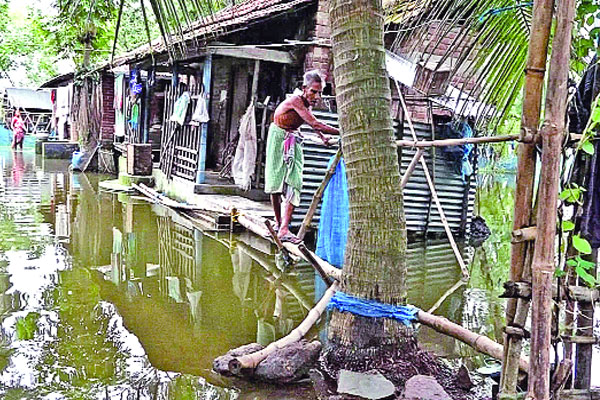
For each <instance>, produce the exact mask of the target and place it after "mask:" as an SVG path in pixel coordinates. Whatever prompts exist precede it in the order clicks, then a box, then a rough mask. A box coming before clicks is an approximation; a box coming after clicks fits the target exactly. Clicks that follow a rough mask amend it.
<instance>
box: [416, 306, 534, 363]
mask: <svg viewBox="0 0 600 400" xmlns="http://www.w3.org/2000/svg"><path fill="white" fill-rule="evenodd" d="M417 318H418V319H419V322H420V323H422V324H423V325H427V326H429V327H430V328H433V329H435V330H436V331H438V332H440V333H443V334H445V335H448V336H452V337H453V338H455V339H458V340H460V341H461V342H463V343H466V344H468V345H469V346H471V347H473V348H474V349H475V350H477V351H479V352H481V353H484V354H487V355H488V356H490V357H493V358H495V359H497V360H501V359H502V357H503V354H504V350H503V346H502V345H501V344H500V343H497V342H495V341H493V340H492V339H490V338H488V337H487V336H483V335H479V334H477V333H475V332H471V331H470V330H468V329H466V328H464V327H462V326H460V325H458V324H455V323H453V322H451V321H449V320H448V319H446V318H444V317H438V316H436V315H433V314H430V313H428V312H425V311H419V313H418V314H417ZM519 368H520V369H521V370H522V371H527V370H528V369H529V360H528V359H527V358H525V357H520V358H519Z"/></svg>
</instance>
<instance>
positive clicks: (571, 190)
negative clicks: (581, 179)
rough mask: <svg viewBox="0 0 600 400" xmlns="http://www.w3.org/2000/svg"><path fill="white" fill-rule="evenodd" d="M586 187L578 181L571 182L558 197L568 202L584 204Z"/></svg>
mask: <svg viewBox="0 0 600 400" xmlns="http://www.w3.org/2000/svg"><path fill="white" fill-rule="evenodd" d="M585 191H586V189H585V188H583V187H581V186H579V185H578V184H576V183H571V184H569V185H568V186H567V188H566V189H564V190H563V191H562V192H560V194H559V195H558V198H559V199H561V200H562V201H565V202H567V203H577V204H583V192H585Z"/></svg>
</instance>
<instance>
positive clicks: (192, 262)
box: [0, 150, 512, 399]
mask: <svg viewBox="0 0 600 400" xmlns="http://www.w3.org/2000/svg"><path fill="white" fill-rule="evenodd" d="M67 165H68V163H67V162H63V161H51V160H42V159H40V158H36V157H35V155H34V154H33V153H31V152H24V153H20V154H16V153H12V152H11V151H10V150H0V167H1V168H0V173H1V178H2V179H1V180H0V216H1V218H0V224H1V225H0V228H1V230H0V239H1V240H0V293H1V294H0V308H1V309H0V311H1V314H2V316H1V330H2V340H1V341H0V371H1V372H0V393H2V395H3V397H4V398H41V397H44V396H50V395H51V398H53V399H61V398H74V399H88V398H89V399H92V398H94V399H96V398H100V399H102V398H123V399H125V398H127V399H138V398H139V399H176V398H177V399H196V398H207V399H208V398H209V399H234V398H240V399H244V398H248V399H250V398H267V397H269V398H273V399H278V398H286V399H310V398H313V397H314V394H313V393H312V389H311V388H310V386H308V385H298V386H294V387H292V388H273V387H269V386H262V385H253V384H248V383H245V382H241V381H237V380H232V379H227V378H223V377H220V376H218V375H216V374H214V373H213V372H211V366H212V360H213V359H214V358H215V357H217V356H219V355H222V354H224V353H225V352H227V351H228V350H229V349H231V348H234V347H237V346H240V345H242V344H246V343H250V342H260V343H262V344H267V343H270V342H271V341H273V340H275V339H278V338H280V337H282V336H284V335H285V334H287V333H288V332H289V331H291V330H292V329H293V328H294V327H295V326H297V324H298V323H299V322H300V321H301V320H302V319H303V318H304V317H305V316H306V315H307V313H308V310H309V309H310V308H311V307H312V306H313V304H314V298H315V296H316V297H319V291H320V288H319V287H318V285H317V288H316V289H315V274H314V271H313V270H312V269H311V268H310V267H309V266H308V265H305V264H300V265H297V266H296V267H294V268H290V269H289V271H286V272H283V271H282V268H281V266H278V264H277V263H276V262H275V257H274V254H273V249H272V247H271V245H270V244H269V243H267V242H265V241H264V240H262V239H260V238H257V237H256V236H253V235H251V234H249V233H244V234H239V235H230V234H229V233H226V234H223V233H214V232H202V231H200V230H198V229H196V228H195V227H194V226H193V225H192V224H191V223H190V222H189V221H188V220H186V219H184V218H182V217H181V216H179V215H177V214H173V213H171V212H170V211H168V210H166V209H164V208H162V207H160V206H156V205H152V204H149V203H147V202H146V201H145V200H144V199H142V198H139V197H136V196H127V195H123V194H113V193H107V192H103V191H99V190H98V182H99V180H101V179H103V177H101V176H98V175H94V174H87V175H85V174H72V173H69V172H68V170H67ZM506 187H509V186H502V185H500V186H498V187H496V186H494V185H491V186H490V189H489V190H488V189H485V190H487V191H482V192H481V193H483V195H482V196H487V197H481V198H480V199H479V209H480V212H481V214H483V215H484V217H485V218H486V220H487V221H488V224H489V225H490V228H491V229H492V236H491V238H490V239H489V240H488V241H487V242H486V243H485V244H484V245H483V247H481V248H479V249H477V250H475V251H473V249H471V248H467V247H465V246H464V245H463V246H461V247H462V249H463V250H462V251H463V253H464V254H465V257H466V258H467V260H469V261H472V262H471V263H470V268H471V271H472V279H471V280H470V281H469V283H468V284H466V285H464V286H461V287H458V288H456V283H457V282H458V281H459V280H460V278H461V271H460V267H459V266H458V264H457V263H456V261H455V260H454V256H453V253H452V249H451V247H450V245H449V244H448V243H447V241H446V240H443V239H439V240H437V239H436V240H427V241H418V242H413V243H410V244H409V247H408V261H407V263H408V267H409V272H408V284H409V301H410V302H411V303H412V304H414V305H416V306H418V307H420V308H422V309H425V310H427V309H429V308H431V307H433V306H435V307H436V314H439V315H444V316H446V317H447V318H449V319H450V320H452V321H454V322H457V323H461V324H463V325H465V326H467V327H469V328H470V329H472V330H475V331H477V332H480V333H484V334H487V335H490V336H492V337H495V338H496V339H499V338H501V335H500V330H499V329H500V328H501V324H502V321H503V309H502V307H503V306H502V302H500V301H498V298H497V295H498V294H499V288H498V286H499V285H498V284H499V282H500V281H502V280H503V279H505V277H506V274H507V272H508V269H507V268H508V261H507V257H509V251H510V249H509V247H507V246H509V244H508V243H509V240H508V238H507V236H506V235H507V234H509V233H510V230H507V228H506V226H507V221H510V215H512V208H509V207H508V204H511V203H512V198H511V196H512V195H510V193H512V192H510V190H507V189H506ZM498 201H500V202H501V203H502V204H503V206H502V207H505V205H506V210H510V215H508V214H507V215H508V216H507V215H504V214H502V215H501V214H498V213H497V212H496V211H494V207H496V206H497V204H496V203H498ZM486 207H488V209H487V211H486ZM507 212H508V211H507ZM488 215H489V216H488ZM449 289H456V290H454V291H452V292H451V293H448V295H447V297H445V299H444V300H443V301H441V302H440V301H439V300H440V297H441V296H442V295H443V294H444V293H445V292H447V291H448V290H449ZM315 292H317V293H315ZM322 327H323V326H321V327H320V328H322ZM317 334H318V332H317V330H314V331H313V332H311V335H317ZM419 334H420V342H421V344H422V345H423V347H425V348H428V349H432V350H434V351H436V352H437V353H438V354H440V355H443V356H446V357H448V358H457V359H462V360H467V361H468V363H469V364H470V365H472V366H480V365H482V364H483V363H484V361H483V360H482V358H481V357H480V356H477V355H476V354H475V353H474V352H473V351H471V350H470V349H468V348H467V347H466V346H462V345H460V344H458V343H457V342H456V341H454V340H452V339H450V338H448V337H445V336H442V335H439V334H437V333H435V332H433V331H431V330H429V329H426V328H421V329H420V333H419Z"/></svg>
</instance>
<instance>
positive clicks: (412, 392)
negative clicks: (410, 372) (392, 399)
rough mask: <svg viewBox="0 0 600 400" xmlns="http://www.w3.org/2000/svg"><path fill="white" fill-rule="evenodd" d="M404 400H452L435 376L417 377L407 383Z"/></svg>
mask: <svg viewBox="0 0 600 400" xmlns="http://www.w3.org/2000/svg"><path fill="white" fill-rule="evenodd" d="M401 398H402V399H403V400H451V399H452V398H451V397H450V395H449V394H448V393H446V391H445V390H444V388H443V387H442V385H440V384H439V383H438V381H436V380H435V378H434V377H433V376H426V375H415V376H413V377H412V378H410V379H409V380H408V381H406V385H405V386H404V397H401Z"/></svg>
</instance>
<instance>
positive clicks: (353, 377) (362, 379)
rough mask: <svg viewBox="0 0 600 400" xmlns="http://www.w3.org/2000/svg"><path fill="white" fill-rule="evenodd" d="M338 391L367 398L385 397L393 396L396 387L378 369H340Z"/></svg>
mask: <svg viewBox="0 0 600 400" xmlns="http://www.w3.org/2000/svg"><path fill="white" fill-rule="evenodd" d="M337 390H338V393H344V394H350V395H353V396H359V397H362V398H365V399H385V398H386V397H390V396H392V395H393V394H394V393H395V391H396V387H395V386H394V384H393V383H392V382H390V381H389V380H388V379H387V378H386V377H385V376H383V375H382V374H381V373H380V372H379V371H377V370H371V371H367V372H353V371H348V370H346V369H342V370H340V374H339V376H338V389H337Z"/></svg>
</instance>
